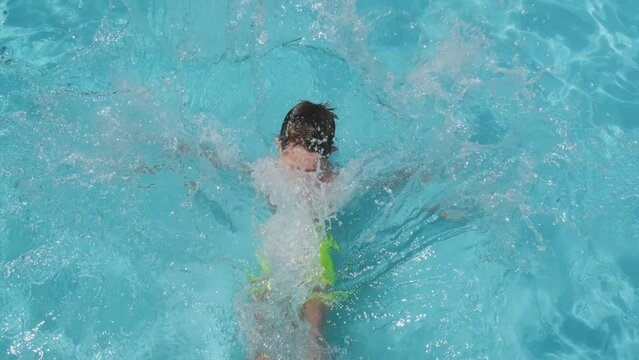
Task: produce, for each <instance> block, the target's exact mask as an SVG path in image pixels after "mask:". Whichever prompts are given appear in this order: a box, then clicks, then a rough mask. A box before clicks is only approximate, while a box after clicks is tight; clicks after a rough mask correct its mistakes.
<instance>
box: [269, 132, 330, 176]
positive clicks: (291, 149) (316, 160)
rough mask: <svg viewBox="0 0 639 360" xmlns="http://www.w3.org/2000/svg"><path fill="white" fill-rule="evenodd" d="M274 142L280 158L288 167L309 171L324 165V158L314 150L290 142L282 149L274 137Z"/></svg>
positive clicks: (322, 167)
mask: <svg viewBox="0 0 639 360" xmlns="http://www.w3.org/2000/svg"><path fill="white" fill-rule="evenodd" d="M276 143H277V149H278V151H279V154H280V159H281V160H282V162H283V163H284V164H285V165H286V166H288V167H290V168H293V169H297V170H301V171H306V172H311V171H316V170H318V169H324V168H325V167H326V159H325V158H324V157H322V156H321V155H320V154H318V153H316V152H313V151H309V150H307V149H306V148H304V147H303V146H301V145H295V144H290V145H288V146H287V147H286V149H284V150H282V146H281V145H280V142H279V140H278V139H276Z"/></svg>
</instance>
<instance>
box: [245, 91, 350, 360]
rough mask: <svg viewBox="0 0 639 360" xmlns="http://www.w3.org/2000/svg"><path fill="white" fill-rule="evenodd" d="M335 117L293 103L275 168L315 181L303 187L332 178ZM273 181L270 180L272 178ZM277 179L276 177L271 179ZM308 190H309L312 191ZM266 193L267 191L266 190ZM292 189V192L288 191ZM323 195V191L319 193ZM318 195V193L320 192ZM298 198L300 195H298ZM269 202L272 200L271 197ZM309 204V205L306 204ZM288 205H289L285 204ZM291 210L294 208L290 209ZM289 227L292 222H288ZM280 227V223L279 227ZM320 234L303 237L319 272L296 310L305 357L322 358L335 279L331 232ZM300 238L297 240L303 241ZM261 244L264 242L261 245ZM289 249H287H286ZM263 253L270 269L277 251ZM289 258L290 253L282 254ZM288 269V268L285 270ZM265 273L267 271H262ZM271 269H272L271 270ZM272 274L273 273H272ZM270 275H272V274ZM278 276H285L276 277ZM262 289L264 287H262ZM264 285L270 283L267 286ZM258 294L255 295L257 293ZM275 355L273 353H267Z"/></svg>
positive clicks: (322, 109) (316, 218)
mask: <svg viewBox="0 0 639 360" xmlns="http://www.w3.org/2000/svg"><path fill="white" fill-rule="evenodd" d="M336 117H337V116H336V115H335V114H334V113H333V111H332V109H331V108H329V107H328V106H326V105H324V104H314V103H312V102H309V101H302V102H300V103H299V104H297V105H295V106H294V107H293V108H292V109H291V110H290V111H289V112H288V113H287V114H286V117H285V118H284V121H283V123H282V127H281V130H280V135H279V136H278V137H277V138H276V140H275V141H276V145H277V149H278V155H279V156H278V160H277V163H276V164H275V167H281V168H282V169H284V170H283V171H291V170H292V171H293V172H298V173H299V176H300V177H309V176H310V177H312V178H313V179H314V181H317V183H315V185H311V186H306V187H305V188H304V189H305V190H308V188H320V187H322V185H321V184H327V183H329V182H330V181H332V180H333V179H334V177H335V174H334V173H333V171H332V169H331V168H330V165H329V163H328V156H329V155H330V154H332V153H333V152H335V151H336V150H337V149H336V147H335V146H334V145H333V139H334V136H335V118H336ZM272 180H273V179H272ZM275 180H278V179H275ZM313 190H314V189H310V190H309V191H313ZM266 192H267V193H268V191H266ZM291 192H294V191H291ZM320 194H323V193H320ZM320 197H321V195H320ZM300 198H303V196H302V197H300ZM315 199H316V200H319V201H313V200H310V202H323V201H325V199H318V198H317V197H316V198H315ZM271 201H272V202H273V200H272V199H271ZM295 201H296V202H303V201H305V200H304V199H296V200H295ZM306 201H309V200H308V198H307V199H306ZM275 205H276V206H281V207H282V209H280V208H278V209H277V212H284V213H285V212H286V211H289V212H290V211H291V209H286V208H284V207H287V206H286V204H284V205H280V204H275ZM310 206H311V207H313V204H311V205H310ZM289 207H290V206H289ZM293 211H295V212H296V211H298V210H297V209H294V210H293ZM310 216H311V217H312V218H313V221H314V222H317V223H323V222H324V221H325V220H326V219H325V218H322V217H323V215H318V214H317V213H314V214H313V215H310ZM288 226H289V227H292V226H294V225H291V224H289V225H288ZM280 228H281V226H280ZM318 233H321V234H320V235H317V236H315V237H313V236H306V237H305V238H306V239H308V238H312V239H311V240H310V242H314V243H315V245H316V246H315V247H314V248H313V247H310V249H319V254H318V253H315V254H311V255H310V256H309V257H305V259H310V262H317V264H316V265H317V267H316V268H317V269H321V270H320V272H321V273H320V274H316V275H317V276H312V278H313V279H314V280H313V281H306V282H305V285H306V286H307V287H309V289H310V290H309V291H310V296H309V297H308V298H307V300H306V301H305V302H304V303H303V305H301V307H300V309H299V315H300V317H301V318H302V319H304V320H305V321H306V322H307V323H308V327H309V330H310V337H311V339H312V340H311V341H312V345H313V346H311V348H309V349H308V350H307V356H308V358H309V359H324V358H325V357H326V356H325V354H324V348H325V347H326V345H327V344H326V342H325V340H324V339H323V337H322V324H323V322H324V317H325V314H326V311H327V310H328V306H329V305H328V302H329V301H330V296H327V294H325V293H324V291H325V290H328V288H329V287H330V286H332V285H333V282H334V281H335V272H334V270H333V264H332V261H331V258H330V249H331V248H337V244H336V243H335V242H334V240H333V238H332V235H330V233H327V232H326V230H325V229H323V228H322V230H318ZM301 238H302V237H300V241H303V240H302V239H301ZM265 247H267V245H266V244H265ZM289 251H290V250H289ZM266 253H267V255H266V256H265V259H264V260H265V262H266V263H267V265H266V266H263V267H265V268H267V269H268V268H270V267H271V266H270V264H269V262H270V261H271V259H270V258H275V257H277V255H278V254H277V253H276V252H275V251H272V253H273V254H275V255H272V256H268V252H267V251H266ZM286 255H287V256H289V257H292V256H293V255H290V254H286ZM287 270H289V271H290V268H289V269H287ZM266 272H268V270H266ZM272 272H274V271H272ZM267 275H268V274H267ZM272 275H273V274H272ZM273 277H276V276H275V275H273ZM279 278H285V276H280V277H279ZM262 287H263V288H264V286H262ZM266 287H269V290H270V286H269V285H267V286H266ZM258 297H259V295H258ZM271 355H273V356H275V354H271ZM256 359H259V360H265V359H270V357H269V355H267V354H261V355H258V356H257V357H256Z"/></svg>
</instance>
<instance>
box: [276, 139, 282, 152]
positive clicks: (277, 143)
mask: <svg viewBox="0 0 639 360" xmlns="http://www.w3.org/2000/svg"><path fill="white" fill-rule="evenodd" d="M275 146H277V151H278V152H282V142H281V141H280V137H279V136H276V137H275Z"/></svg>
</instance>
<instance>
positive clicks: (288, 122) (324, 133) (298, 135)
mask: <svg viewBox="0 0 639 360" xmlns="http://www.w3.org/2000/svg"><path fill="white" fill-rule="evenodd" d="M335 118H337V116H336V115H335V114H334V113H333V109H332V108H329V107H328V106H327V105H325V104H313V103H312V102H310V101H302V102H300V103H299V104H297V105H295V106H294V107H293V108H292V109H291V110H290V111H289V112H288V114H286V117H285V118H284V122H283V123H282V129H281V130H280V136H279V138H278V141H279V145H280V148H281V150H282V151H285V150H287V148H289V147H292V146H296V145H297V147H302V148H303V149H305V150H307V151H310V152H313V153H317V154H319V155H321V156H323V157H326V156H328V155H330V154H331V153H333V152H334V151H335V150H337V149H336V148H335V147H334V146H333V138H334V137H335Z"/></svg>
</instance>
